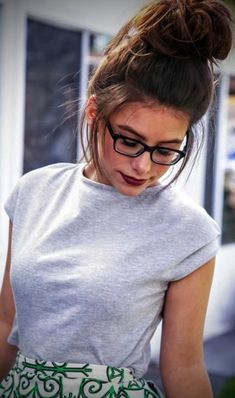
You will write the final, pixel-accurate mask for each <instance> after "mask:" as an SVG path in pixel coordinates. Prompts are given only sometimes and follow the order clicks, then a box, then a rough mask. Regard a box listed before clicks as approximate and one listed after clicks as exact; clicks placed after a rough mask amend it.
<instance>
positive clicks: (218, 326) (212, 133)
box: [0, 0, 235, 398]
mask: <svg viewBox="0 0 235 398" xmlns="http://www.w3.org/2000/svg"><path fill="white" fill-rule="evenodd" d="M225 3H228V4H229V5H230V6H231V8H232V9H235V0H228V1H225ZM144 4H146V1H143V0H131V1H126V0H119V1H116V0H86V1H85V0H66V1H64V0H0V207H1V208H0V285H1V282H2V275H3V271H4V265H5V255H6V245H7V228H8V220H7V216H6V214H5V213H4V210H3V204H4V202H5V200H6V198H7V196H8V195H9V193H10V192H11V190H12V188H13V186H14V185H15V183H16V181H17V180H18V178H19V177H20V176H21V175H22V174H23V173H26V172H28V171H30V170H32V169H35V168H38V167H42V166H44V165H47V164H50V163H55V162H76V161H78V160H79V158H80V156H81V148H80V139H79V134H78V125H79V111H80V109H81V108H82V106H83V104H84V101H85V99H86V87H87V81H88V78H89V75H90V73H91V72H92V70H93V68H95V67H96V65H97V64H98V62H99V61H100V59H101V57H102V54H103V50H104V47H105V46H106V44H107V43H108V41H109V39H110V38H111V37H112V35H113V34H115V33H116V32H117V30H118V29H119V28H120V26H121V25H122V23H123V22H125V21H126V19H127V18H128V17H129V16H131V15H132V14H133V13H134V12H135V11H137V10H138V9H139V8H140V7H141V6H143V5H144ZM216 73H217V77H218V85H217V90H216V96H215V100H214V106H213V109H214V110H213V111H212V112H209V113H208V115H206V117H205V120H204V124H205V128H206V131H207V133H208V139H207V141H206V143H205V145H204V146H203V148H202V153H201V156H200V157H199V159H198V160H197V162H196V165H195V167H194V170H193V172H192V173H191V174H190V177H189V178H188V179H187V175H188V174H187V172H189V170H186V174H185V176H184V177H183V178H181V179H180V181H179V182H178V183H177V184H178V185H179V186H180V187H181V188H182V189H183V190H185V191H186V192H187V193H188V194H189V195H190V196H191V197H192V198H193V199H194V200H195V201H196V202H197V203H199V204H200V205H202V206H203V207H205V208H206V210H207V211H208V212H209V214H211V215H212V216H213V217H214V218H215V220H216V221H217V222H218V223H219V225H220V226H221V229H222V236H221V247H220V252H219V255H218V260H217V266H216V271H215V277H214V282H213V286H212V292H211V297H210V302H209V308H208V313H207V319H206V327H205V358H206V364H207V367H208V370H209V374H210V377H211V380H212V384H213V389H214V391H215V395H216V397H222V396H223V398H224V397H227V398H231V397H235V388H234V387H233V383H234V384H235V382H234V379H233V378H234V377H235V49H233V51H232V53H231V55H230V57H229V58H228V59H227V60H226V61H225V62H224V63H222V64H221V65H220V67H219V68H218V69H217V71H216ZM195 95H196V93H195ZM160 334H161V328H159V331H158V332H157V333H156V335H155V336H154V337H153V341H152V362H151V365H150V368H149V373H148V376H150V377H152V378H153V379H155V378H157V377H158V358H159V342H160ZM159 382H160V381H159ZM228 383H229V384H228ZM233 388H234V389H233ZM189 398H190V397H189Z"/></svg>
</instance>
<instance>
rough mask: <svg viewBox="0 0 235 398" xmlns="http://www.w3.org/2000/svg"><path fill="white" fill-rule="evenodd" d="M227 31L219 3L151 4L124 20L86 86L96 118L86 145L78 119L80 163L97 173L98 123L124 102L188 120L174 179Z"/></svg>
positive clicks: (225, 48) (227, 16)
mask: <svg viewBox="0 0 235 398" xmlns="http://www.w3.org/2000/svg"><path fill="white" fill-rule="evenodd" d="M231 26H232V18H231V13H230V11H229V9H228V8H227V7H226V6H225V5H224V4H222V3H221V2H220V1H219V0H160V1H154V2H152V3H151V4H149V5H147V6H145V7H144V8H143V9H142V10H140V11H139V13H137V15H135V16H134V17H133V18H132V19H130V20H129V21H128V22H127V23H126V24H125V25H124V26H123V27H122V29H121V30H120V31H119V32H118V34H117V35H116V36H115V37H114V38H113V39H112V40H111V42H110V44H109V45H108V47H107V49H106V51H105V56H104V59H103V61H102V62H101V64H100V65H99V67H98V68H97V70H96V71H95V73H94V75H93V76H92V78H91V80H90V82H89V86H88V96H91V95H95V97H96V106H97V113H96V117H95V119H94V121H93V124H92V126H90V128H88V127H87V126H86V132H87V134H86V140H84V136H83V127H84V124H85V113H84V114H83V116H82V125H81V134H82V145H83V151H84V155H85V158H86V160H87V161H88V162H90V161H92V162H93V164H94V166H95V168H96V170H98V171H99V172H101V173H102V170H101V165H100V162H99V157H98V150H97V123H98V121H99V120H101V119H104V120H108V119H109V117H110V115H111V114H112V113H113V112H114V111H116V110H117V109H120V108H121V107H122V106H124V105H126V104H127V103H130V102H143V103H146V104H148V103H150V104H153V103H154V104H159V105H162V106H166V107H169V108H172V109H174V110H177V111H181V112H183V113H185V114H187V115H189V117H190V128H189V131H188V137H189V143H188V152H187V156H186V157H185V158H184V160H183V162H182V164H181V167H180V169H179V171H178V172H177V175H176V176H175V177H174V179H175V178H176V177H177V176H178V175H179V174H180V173H181V171H182V170H183V169H184V167H185V165H186V163H187V161H188V159H189V156H190V154H191V152H192V148H193V144H194V142H195V138H197V137H196V135H195V129H194V126H195V124H196V123H197V122H198V121H199V120H200V119H201V118H202V116H203V115H204V114H205V112H206V111H207V109H208V107H209V105H210V103H211V100H212V97H213V93H214V83H215V78H214V73H213V66H214V65H216V64H217V61H219V60H223V59H225V58H226V57H227V55H228V53H229V51H230V49H231V46H232V28H231ZM85 141H86V142H87V147H85V144H84V142H85ZM174 179H173V180H174Z"/></svg>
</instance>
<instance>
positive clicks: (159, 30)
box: [107, 0, 232, 62]
mask: <svg viewBox="0 0 235 398" xmlns="http://www.w3.org/2000/svg"><path fill="white" fill-rule="evenodd" d="M229 21H231V15H230V12H229V10H228V9H227V8H226V7H225V6H224V5H223V4H222V3H219V2H218V1H215V0H207V1H203V0H161V1H159V2H158V3H157V4H156V2H154V3H152V4H150V5H149V6H147V7H144V8H143V9H142V10H141V11H140V13H139V14H137V15H136V16H135V17H133V18H132V19H131V20H130V21H129V22H128V23H127V24H126V25H125V26H124V27H123V28H122V29H121V30H120V32H119V33H118V35H117V36H116V37H115V38H114V39H113V41H112V42H111V43H110V46H109V48H108V49H107V53H108V52H110V51H112V50H113V49H114V48H116V47H117V45H119V44H120V43H121V42H123V40H124V39H125V40H126V43H127V40H128V44H127V45H128V46H129V48H133V49H134V48H137V47H140V45H141V44H142V48H143V47H144V46H145V49H147V50H149V51H151V50H152V51H155V52H157V53H159V54H164V55H168V56H171V57H183V58H185V57H196V58H200V59H201V60H203V61H206V60H208V61H210V62H216V61H217V60H223V59H225V58H226V57H227V55H228V53H229V51H230V48H231V44H232V32H231V26H230V24H229Z"/></svg>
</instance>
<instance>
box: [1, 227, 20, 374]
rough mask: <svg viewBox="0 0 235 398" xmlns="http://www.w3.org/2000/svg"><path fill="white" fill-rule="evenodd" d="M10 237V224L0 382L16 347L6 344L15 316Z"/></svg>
mask: <svg viewBox="0 0 235 398" xmlns="http://www.w3.org/2000/svg"><path fill="white" fill-rule="evenodd" d="M11 236H12V224H11V223H10V226H9V243H8V253H7V261H6V270H5V274H4V278H3V285H2V289H1V294H0V381H2V380H3V379H4V377H5V376H6V375H7V373H8V372H9V370H10V369H11V368H12V366H13V365H14V362H15V357H16V353H17V347H15V346H13V345H11V344H8V342H7V338H8V335H9V333H10V330H11V327H12V323H13V319H14V314H15V306H14V300H13V294H12V290H11V285H10V277H9V274H10V262H11Z"/></svg>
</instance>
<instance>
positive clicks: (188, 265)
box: [172, 235, 220, 280]
mask: <svg viewBox="0 0 235 398" xmlns="http://www.w3.org/2000/svg"><path fill="white" fill-rule="evenodd" d="M219 245H220V236H219V235H218V236H217V237H215V238H214V239H213V240H212V241H210V242H209V243H207V244H205V245H204V246H202V247H200V248H199V249H198V250H196V251H195V252H193V253H192V254H191V255H190V256H188V257H186V258H185V259H184V260H183V261H182V262H181V263H180V265H179V267H177V269H176V270H175V273H174V278H173V279H172V280H179V279H182V278H184V277H185V276H187V275H189V274H190V273H191V272H193V271H195V270H196V269H198V268H200V266H202V265H204V264H205V263H207V262H208V261H209V260H211V259H212V258H213V257H215V256H216V254H217V252H218V250H219Z"/></svg>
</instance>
